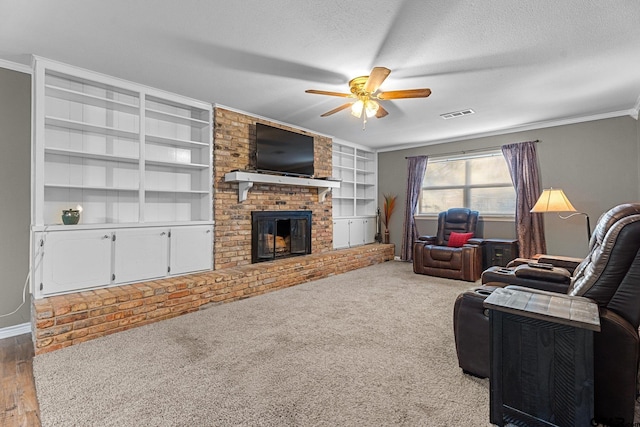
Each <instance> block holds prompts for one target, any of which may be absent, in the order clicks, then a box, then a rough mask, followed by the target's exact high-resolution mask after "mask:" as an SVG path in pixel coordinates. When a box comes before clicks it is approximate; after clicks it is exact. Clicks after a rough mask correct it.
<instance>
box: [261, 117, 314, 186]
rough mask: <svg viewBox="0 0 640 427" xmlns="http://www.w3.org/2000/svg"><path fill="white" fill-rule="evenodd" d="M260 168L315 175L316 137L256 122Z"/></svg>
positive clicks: (267, 170)
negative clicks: (314, 146)
mask: <svg viewBox="0 0 640 427" xmlns="http://www.w3.org/2000/svg"><path fill="white" fill-rule="evenodd" d="M256 169H257V170H259V171H261V172H277V173H282V174H287V175H297V176H313V137H312V136H308V135H302V134H300V133H295V132H291V131H288V130H284V129H278V128H275V127H272V126H267V125H264V124H262V123H256Z"/></svg>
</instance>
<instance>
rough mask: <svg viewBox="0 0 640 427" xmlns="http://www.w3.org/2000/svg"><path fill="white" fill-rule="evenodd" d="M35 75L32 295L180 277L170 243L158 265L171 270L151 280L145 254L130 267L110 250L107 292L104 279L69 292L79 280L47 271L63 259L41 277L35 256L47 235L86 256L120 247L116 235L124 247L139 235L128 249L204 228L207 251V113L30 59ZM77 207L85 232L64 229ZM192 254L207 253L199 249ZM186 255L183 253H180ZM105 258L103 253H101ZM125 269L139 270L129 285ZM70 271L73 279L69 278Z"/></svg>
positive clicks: (192, 103)
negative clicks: (117, 268)
mask: <svg viewBox="0 0 640 427" xmlns="http://www.w3.org/2000/svg"><path fill="white" fill-rule="evenodd" d="M33 75H34V79H33V85H34V100H33V111H34V114H33V120H34V125H33V129H34V134H33V136H34V138H33V150H32V152H33V162H34V168H33V171H34V173H33V175H32V176H33V182H32V193H33V203H32V229H33V232H34V233H35V234H34V247H35V249H34V251H32V252H33V253H32V257H33V258H34V262H32V264H34V266H33V271H32V273H33V274H34V276H32V278H33V279H34V282H35V284H36V286H35V287H36V295H45V294H50V293H57V292H63V291H71V290H76V289H79V288H87V287H94V286H104V285H113V284H119V283H122V282H123V281H127V282H129V281H135V280H144V279H148V278H150V277H158V276H159V275H168V274H175V270H174V271H171V264H170V261H171V259H175V257H176V256H178V255H177V254H176V253H175V252H176V251H177V250H178V249H177V248H176V247H175V245H172V244H171V241H168V242H165V243H164V245H165V246H166V247H167V251H162V250H160V253H161V254H160V255H158V257H159V258H162V261H161V262H162V263H163V264H167V266H163V267H162V268H160V265H156V266H154V268H155V272H154V273H144V270H145V266H144V261H145V257H144V255H145V254H144V253H142V254H140V253H139V254H138V256H137V258H138V259H135V260H134V259H132V260H130V261H126V258H123V257H122V256H121V255H122V254H124V253H126V252H127V248H125V247H124V246H123V245H119V246H120V249H119V252H118V253H115V254H114V253H113V250H114V248H113V247H110V248H109V250H110V251H111V258H112V259H113V262H111V263H110V266H109V267H105V268H106V269H107V270H109V272H110V273H111V274H110V275H109V280H108V281H107V283H104V282H105V279H101V280H100V283H96V284H93V282H92V280H91V279H90V278H89V279H88V280H81V282H82V284H81V285H73V282H74V280H75V279H77V277H69V278H68V279H69V280H68V281H66V282H65V280H66V279H64V278H61V277H59V276H60V273H61V270H60V268H57V270H56V267H55V266H53V265H51V260H53V259H54V258H56V256H57V255H56V256H54V255H51V254H48V257H49V258H46V257H44V258H43V259H42V262H43V263H45V264H46V265H45V267H44V269H42V268H40V269H39V270H38V268H36V267H37V266H38V265H40V264H37V265H36V264H35V261H36V258H38V256H40V252H44V253H47V252H46V251H39V250H38V247H39V245H42V244H44V243H46V242H47V237H51V233H58V234H56V235H55V237H54V238H53V239H49V240H54V241H58V243H57V246H58V247H60V248H62V247H64V248H65V250H66V251H72V252H73V251H74V248H76V247H81V246H83V245H84V246H86V247H85V251H89V252H88V253H90V252H91V249H92V248H93V247H94V246H92V245H91V244H90V243H87V241H85V240H83V239H87V238H88V239H92V238H93V237H94V234H95V236H97V237H99V238H100V240H101V241H102V244H103V246H104V245H105V243H104V241H105V240H111V241H112V242H115V241H117V239H116V234H118V233H119V234H120V235H122V236H123V237H124V236H126V234H127V233H133V232H134V230H135V229H137V230H138V234H137V235H136V238H135V239H131V240H132V241H135V240H136V239H138V242H140V241H141V240H140V239H142V240H144V237H140V235H139V234H140V233H142V235H144V234H145V233H148V234H149V233H150V235H153V236H155V235H156V234H157V235H158V236H160V237H162V238H164V239H169V238H170V236H171V234H172V231H173V234H174V235H175V233H176V232H178V231H177V227H200V228H199V230H200V231H202V233H201V234H202V235H203V237H202V239H203V242H205V243H206V242H207V241H208V242H211V241H212V231H213V218H212V195H211V188H212V164H211V159H212V155H211V150H212V106H211V104H209V103H205V102H201V101H197V100H193V99H190V98H186V97H182V96H179V95H174V94H171V93H168V92H164V91H160V90H157V89H153V88H149V87H146V86H142V85H138V84H135V83H131V82H128V81H124V80H121V79H116V78H113V77H109V76H105V75H102V74H98V73H93V72H91V71H87V70H83V69H79V68H75V67H72V66H69V65H65V64H61V63H58V62H54V61H50V60H46V59H42V58H34V74H33ZM77 206H80V207H81V208H82V212H81V216H80V218H81V219H80V223H79V224H78V225H73V226H71V225H63V224H62V219H61V215H62V211H63V210H64V209H70V208H76V207H77ZM125 230H126V231H125ZM80 231H83V232H86V233H84V234H82V233H79V232H80ZM184 231H185V230H184V229H183V230H180V231H179V232H178V234H181V233H182V232H184ZM134 234H135V233H134ZM160 237H159V238H160ZM78 239H80V240H82V241H83V243H82V244H80V243H78V242H77V240H78ZM150 240H154V243H152V244H150V245H147V249H149V248H151V247H152V246H154V245H156V244H157V243H159V241H157V239H150ZM70 241H71V242H74V241H75V243H69V242H70ZM60 242H62V243H60ZM98 246H99V245H95V248H97V247H98ZM111 246H114V247H115V246H116V245H115V243H114V244H111ZM195 246H198V247H200V248H201V249H202V245H201V244H200V243H195ZM159 247H160V248H162V247H163V244H160V246H159ZM186 247H188V245H184V244H183V245H182V249H181V251H184V250H185V248H186ZM206 247H211V244H208V246H206ZM205 249H206V248H205ZM96 250H97V249H96ZM100 250H101V251H103V252H104V251H106V249H105V247H103V248H102V249H100ZM171 251H173V252H174V253H172V252H171ZM107 252H108V251H107ZM165 252H166V253H165ZM76 255H82V254H76ZM97 256H103V253H102V252H100V253H99V254H97ZM188 256H190V255H188ZM58 258H60V257H59V256H58ZM62 258H64V257H62ZM212 259H213V257H212V254H211V253H209V254H207V255H206V262H205V260H204V259H203V261H202V263H201V264H200V265H195V266H194V268H196V269H197V270H203V269H210V268H212V261H211V260H212ZM118 260H119V261H118ZM93 261H94V260H93V258H92V259H91V262H90V263H89V264H91V263H92V262H93ZM116 261H117V262H116ZM155 261H157V260H154V262H155ZM57 262H60V259H57ZM95 262H99V261H95ZM123 262H124V263H125V264H127V263H128V262H131V263H133V264H137V265H138V267H135V265H132V266H129V265H127V266H126V267H124V268H122V269H121V270H120V271H125V270H126V271H127V273H126V274H124V275H121V274H118V273H119V271H115V272H114V267H113V266H114V265H122V263H123ZM101 265H102V264H101ZM76 267H77V266H76ZM51 268H53V270H52V271H49V270H47V269H51ZM65 268H66V267H65ZM71 270H72V269H70V270H69V272H67V273H69V274H71V275H72V276H73V274H72V271H71ZM43 271H44V272H47V271H49V273H51V274H52V275H53V276H52V277H53V279H52V280H50V282H51V283H54V282H58V285H57V286H49V287H48V288H47V278H46V277H43V276H42V272H43ZM137 271H138V272H140V274H137V273H136V272H137ZM160 271H162V274H160V273H159V272H160ZM38 274H40V276H37V275H38ZM56 274H58V276H56ZM65 274H66V273H65ZM54 276H55V277H54ZM122 277H126V279H127V280H124V279H122ZM50 279H51V277H50ZM38 280H40V282H39V283H38ZM43 282H44V286H43ZM63 282H64V283H63ZM40 288H43V289H40Z"/></svg>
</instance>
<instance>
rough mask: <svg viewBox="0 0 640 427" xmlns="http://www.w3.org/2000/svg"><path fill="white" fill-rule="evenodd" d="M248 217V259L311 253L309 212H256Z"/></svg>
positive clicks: (263, 259) (256, 259)
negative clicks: (249, 225)
mask: <svg viewBox="0 0 640 427" xmlns="http://www.w3.org/2000/svg"><path fill="white" fill-rule="evenodd" d="M251 217H252V233H251V237H252V239H251V240H252V242H251V258H252V262H254V263H255V262H261V261H270V260H272V259H276V258H284V257H289V256H296V255H306V254H310V253H311V211H259V212H253V213H252V214H251Z"/></svg>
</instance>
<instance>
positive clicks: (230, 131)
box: [32, 107, 394, 354]
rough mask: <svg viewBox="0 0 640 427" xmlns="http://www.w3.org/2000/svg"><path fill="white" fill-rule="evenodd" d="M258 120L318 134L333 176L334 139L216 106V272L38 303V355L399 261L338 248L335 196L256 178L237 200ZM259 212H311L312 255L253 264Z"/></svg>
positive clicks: (320, 155)
mask: <svg viewBox="0 0 640 427" xmlns="http://www.w3.org/2000/svg"><path fill="white" fill-rule="evenodd" d="M258 122H260V123H265V124H268V125H270V126H276V127H280V128H283V129H287V130H292V131H295V132H302V133H305V134H308V135H312V136H313V137H314V168H315V173H316V177H328V176H331V172H332V165H331V162H332V150H331V145H332V140H331V138H330V137H327V136H321V135H315V134H311V133H308V132H304V131H300V130H299V129H294V128H289V127H287V126H283V125H281V124H278V123H274V122H270V121H268V120H265V119H259V118H255V117H251V116H248V115H246V114H242V113H240V112H236V111H232V110H229V109H225V108H220V107H216V108H215V109H214V150H213V165H214V177H213V196H214V197H213V199H214V206H213V212H214V219H215V228H214V230H215V232H214V235H215V240H214V253H213V257H214V268H215V269H214V271H209V272H203V273H196V274H190V275H185V276H179V277H171V278H166V279H159V280H154V281H148V282H141V283H134V284H130V285H124V286H116V287H109V288H102V289H93V290H88V291H84V292H76V293H71V294H66V295H58V296H53V297H49V298H43V299H39V300H34V301H33V309H32V329H33V339H34V345H35V353H36V354H41V353H46V352H50V351H54V350H57V349H60V348H63V347H68V346H71V345H74V344H78V343H81V342H84V341H88V340H91V339H94V338H99V337H101V336H105V335H109V334H112V333H116V332H120V331H124V330H127V329H131V328H134V327H138V326H142V325H146V324H149V323H153V322H157V321H160V320H164V319H169V318H172V317H176V316H179V315H182V314H186V313H190V312H194V311H197V310H199V309H200V307H202V306H203V305H207V304H215V303H222V302H229V301H235V300H239V299H243V298H247V297H251V296H255V295H260V294H263V293H265V292H269V291H272V290H276V289H282V288H286V287H289V286H294V285H297V284H300V283H304V282H308V281H310V280H315V279H319V278H323V277H327V276H330V275H334V274H339V273H344V272H347V271H351V270H355V269H358V268H362V267H366V266H369V265H373V264H378V263H381V262H385V261H389V260H392V259H393V256H394V246H393V245H381V244H373V245H365V246H360V247H356V248H350V249H342V250H334V249H333V220H332V208H331V206H332V205H331V195H330V194H329V195H327V197H326V198H325V200H324V201H321V200H319V198H318V190H317V189H315V188H309V187H298V186H292V185H268V184H257V183H256V184H255V185H254V187H253V188H252V189H251V190H250V191H249V193H248V197H247V200H246V201H244V202H239V201H238V184H237V183H228V182H225V181H224V175H225V174H226V173H227V172H231V171H233V170H239V169H240V170H245V169H252V167H253V163H254V161H255V160H254V159H253V158H252V156H251V154H250V153H253V152H255V148H256V147H255V124H256V123H258ZM261 210H310V211H311V212H312V235H311V250H312V253H311V254H310V255H305V256H298V257H293V258H284V259H278V260H275V261H269V262H262V263H258V264H251V226H252V224H251V212H252V211H261Z"/></svg>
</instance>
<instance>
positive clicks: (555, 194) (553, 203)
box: [531, 188, 576, 213]
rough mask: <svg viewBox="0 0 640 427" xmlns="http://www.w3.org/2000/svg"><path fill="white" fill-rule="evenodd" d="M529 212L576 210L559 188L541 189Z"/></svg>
mask: <svg viewBox="0 0 640 427" xmlns="http://www.w3.org/2000/svg"><path fill="white" fill-rule="evenodd" d="M531 212H534V213H536V212H576V208H574V207H573V205H572V204H571V202H570V201H569V199H567V196H566V195H565V194H564V191H562V189H560V188H549V189H547V190H542V194H541V195H540V197H539V198H538V201H537V202H536V204H535V205H534V206H533V209H531Z"/></svg>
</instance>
